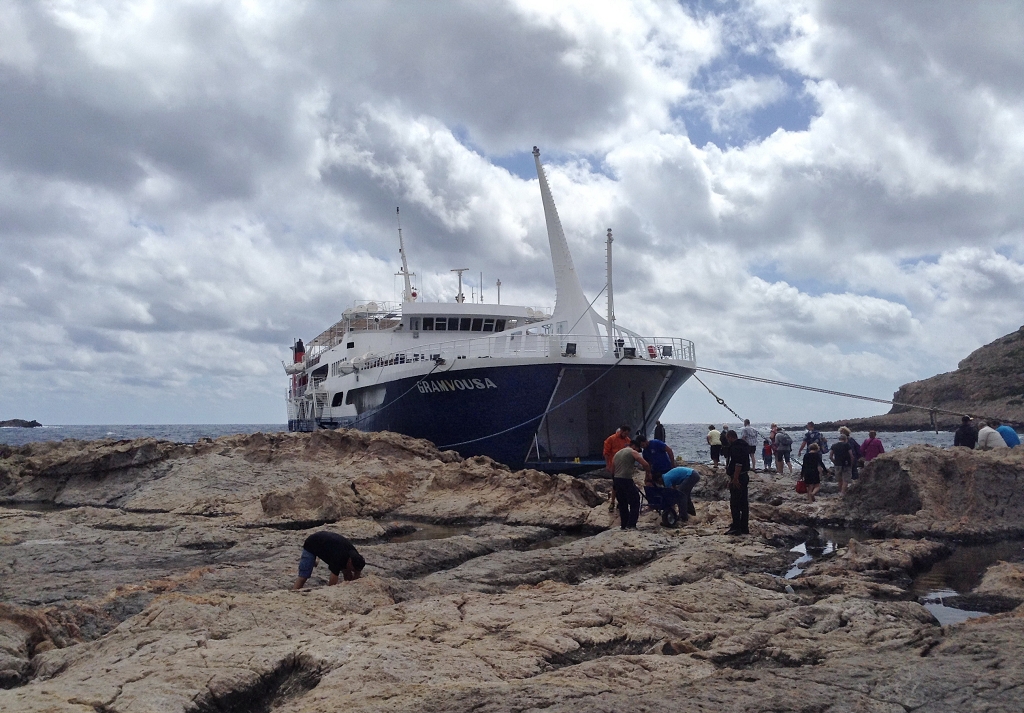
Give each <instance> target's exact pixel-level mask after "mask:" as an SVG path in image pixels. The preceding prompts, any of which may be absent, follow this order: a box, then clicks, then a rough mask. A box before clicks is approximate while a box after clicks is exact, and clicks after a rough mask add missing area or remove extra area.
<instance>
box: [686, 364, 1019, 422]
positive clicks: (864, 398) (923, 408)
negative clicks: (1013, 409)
mask: <svg viewBox="0 0 1024 713" xmlns="http://www.w3.org/2000/svg"><path fill="white" fill-rule="evenodd" d="M696 370H697V371H703V372H704V373H706V374H718V375H719V376H731V377H732V378H734V379H746V380H747V381H755V382H757V383H761V384H771V385H772V386H785V387H787V388H790V389H803V390H804V391H814V392H816V393H819V394H829V395H831V396H843V397H846V398H848V399H860V400H861V401H873V402H875V403H879V404H889V405H891V406H902V407H903V408H912V409H918V410H919V411H930V412H931V413H933V414H936V413H942V414H947V415H951V416H964V415H968V416H971V417H972V418H982V419H985V420H987V421H992V420H999V421H1002V422H1003V423H1006V424H1008V425H1014V426H1020V425H1024V424H1021V422H1019V421H1007V420H1005V419H996V417H995V416H985V415H983V414H964V412H962V411H950V410H948V409H942V408H938V407H937V406H921V405H919V404H908V403H906V402H904V401H893V400H891V399H878V398H875V397H873V396H862V395H860V394H848V393H846V392H845V391H833V390H832V389H823V388H821V387H818V386H804V385H803V384H793V383H790V382H788V381H778V380H777V379H768V378H765V377H763V376H750V375H749V374H737V373H735V372H732V371H721V370H720V369H709V368H707V367H704V366H698V367H696ZM694 378H695V379H697V381H700V379H699V378H697V375H696V374H694ZM700 383H701V384H704V382H703V381H701V382H700ZM704 388H705V389H707V388H708V387H707V385H706V384H705V385H704ZM708 391H709V392H710V391H711V389H708ZM711 395H712V396H715V394H714V393H712V394H711ZM715 398H716V399H718V402H719V403H721V404H723V405H724V402H723V401H722V400H721V399H719V398H718V397H717V396H715ZM726 408H728V406H726ZM729 411H730V412H732V414H733V415H736V412H735V411H733V410H732V409H729ZM736 418H739V416H736Z"/></svg>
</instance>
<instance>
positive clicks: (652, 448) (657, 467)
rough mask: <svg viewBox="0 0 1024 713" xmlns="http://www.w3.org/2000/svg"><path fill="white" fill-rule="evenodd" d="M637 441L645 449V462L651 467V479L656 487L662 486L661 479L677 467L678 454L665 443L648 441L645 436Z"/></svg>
mask: <svg viewBox="0 0 1024 713" xmlns="http://www.w3.org/2000/svg"><path fill="white" fill-rule="evenodd" d="M636 440H637V442H638V443H639V444H640V447H641V448H642V449H643V456H644V460H645V461H647V463H648V464H650V466H651V479H652V480H653V481H654V484H655V485H661V477H662V476H663V475H665V473H667V472H669V471H670V470H672V466H673V465H675V462H676V454H675V453H673V452H672V449H671V448H669V445H668V444H667V443H665V441H659V440H658V439H657V438H652V439H650V440H648V439H647V438H645V437H644V436H637V439H636Z"/></svg>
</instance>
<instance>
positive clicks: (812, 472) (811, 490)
mask: <svg viewBox="0 0 1024 713" xmlns="http://www.w3.org/2000/svg"><path fill="white" fill-rule="evenodd" d="M824 473H825V465H824V464H823V463H822V462H821V450H819V448H818V444H817V443H812V444H811V447H810V448H808V449H807V455H805V456H804V461H803V464H802V465H801V466H800V477H801V478H803V481H804V484H806V485H807V502H809V503H813V502H814V496H815V495H817V494H818V492H819V491H820V490H821V476H822V475H824Z"/></svg>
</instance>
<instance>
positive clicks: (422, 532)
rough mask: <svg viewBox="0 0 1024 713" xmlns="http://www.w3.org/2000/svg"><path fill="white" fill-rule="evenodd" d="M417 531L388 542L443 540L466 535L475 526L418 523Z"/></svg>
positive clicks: (397, 536) (390, 539)
mask: <svg viewBox="0 0 1024 713" xmlns="http://www.w3.org/2000/svg"><path fill="white" fill-rule="evenodd" d="M415 527H416V529H415V530H413V531H412V532H407V533H405V534H404V535H396V536H395V537H391V538H389V539H388V542H416V541H417V540H443V539H446V538H448V537H456V536H458V535H465V534H466V533H468V532H469V531H470V530H472V529H473V526H456V525H431V524H430V523H419V522H418V523H416V525H415Z"/></svg>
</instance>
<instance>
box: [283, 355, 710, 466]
mask: <svg viewBox="0 0 1024 713" xmlns="http://www.w3.org/2000/svg"><path fill="white" fill-rule="evenodd" d="M692 373H693V369H691V368H687V367H684V366H680V365H675V364H664V363H661V364H654V363H646V362H637V363H621V362H620V363H619V364H615V363H607V362H606V363H591V364H580V363H578V362H572V361H567V362H551V361H546V362H544V363H532V364H523V365H511V364H509V365H502V366H486V367H475V368H460V369H454V370H452V371H449V372H445V373H430V374H428V375H425V376H424V375H418V376H409V377H406V378H398V379H394V380H392V381H388V382H385V383H378V384H372V385H367V386H363V387H357V388H356V389H354V391H355V392H356V393H355V403H356V406H357V410H358V414H357V415H355V416H352V417H346V418H340V419H317V420H315V421H314V420H305V421H292V422H289V430H312V429H314V428H342V427H344V428H358V429H360V430H364V431H394V432H397V433H402V434H405V435H408V436H412V437H414V438H424V439H427V440H429V441H432V442H433V443H434V444H435V445H437V446H438V447H439V448H441V449H452V450H456V451H458V452H459V454H460V455H462V456H463V457H470V456H476V455H485V456H489V457H490V458H493V459H494V460H496V461H498V462H500V463H504V464H506V465H508V466H510V467H512V468H517V469H518V468H522V467H524V466H526V465H529V466H530V467H539V468H542V469H544V470H551V471H562V472H573V471H581V470H587V469H590V468H593V467H595V465H600V464H603V459H602V455H601V449H602V445H603V442H604V439H605V438H606V437H607V436H608V435H609V434H610V433H612V432H613V431H614V430H615V429H616V428H617V427H618V426H620V425H622V424H623V423H627V424H629V425H630V426H631V427H632V428H634V430H636V431H641V430H645V429H649V428H650V427H652V426H651V424H653V423H654V421H655V420H656V419H657V418H659V417H660V415H661V413H662V411H664V409H665V407H666V406H667V405H668V402H669V399H671V397H672V395H673V394H674V393H675V392H676V390H678V388H679V387H680V386H681V385H682V384H683V383H684V382H685V381H686V379H687V378H689V376H690V375H691V374H692ZM545 412H548V413H547V414H546V415H545Z"/></svg>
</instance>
